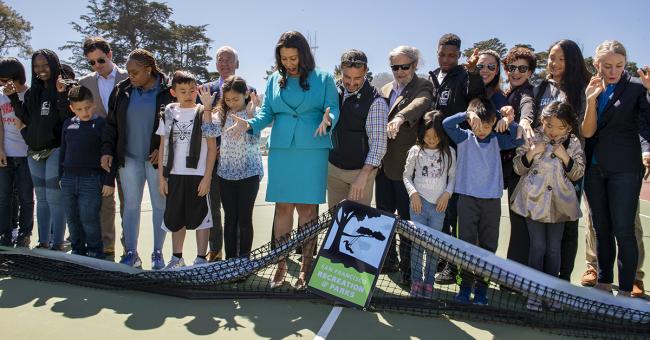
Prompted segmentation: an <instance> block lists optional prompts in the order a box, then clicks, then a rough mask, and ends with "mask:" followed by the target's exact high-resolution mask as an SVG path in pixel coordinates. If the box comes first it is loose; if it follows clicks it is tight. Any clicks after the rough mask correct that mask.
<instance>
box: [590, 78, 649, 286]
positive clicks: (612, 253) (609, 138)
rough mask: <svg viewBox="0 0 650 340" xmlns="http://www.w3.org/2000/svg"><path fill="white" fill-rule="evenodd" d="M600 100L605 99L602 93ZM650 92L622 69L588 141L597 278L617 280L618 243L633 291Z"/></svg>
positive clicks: (622, 276)
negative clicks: (614, 269) (593, 132)
mask: <svg viewBox="0 0 650 340" xmlns="http://www.w3.org/2000/svg"><path fill="white" fill-rule="evenodd" d="M599 99H601V98H599ZM648 114H650V95H649V94H648V91H647V89H646V88H645V87H644V86H643V85H642V84H641V81H640V80H639V79H638V78H632V77H630V76H629V75H628V74H627V73H623V75H622V77H621V80H620V81H619V82H618V84H616V87H615V88H614V93H613V94H612V96H611V97H610V99H609V100H608V102H607V104H606V106H605V108H604V110H603V111H602V112H601V113H600V114H599V116H600V119H598V122H597V129H596V133H595V134H594V135H593V136H592V137H591V138H587V140H586V150H585V154H586V156H587V172H586V174H585V196H586V198H587V201H588V203H589V207H590V208H591V214H592V220H593V225H594V230H595V232H596V239H597V242H596V249H597V254H598V267H599V268H598V270H599V273H598V282H601V283H612V281H613V267H614V262H615V261H616V245H618V252H619V255H618V258H619V260H620V263H621V264H620V265H619V289H620V290H624V291H628V292H629V291H631V290H632V283H633V281H634V278H635V275H636V268H637V262H638V256H639V252H638V248H637V243H636V236H635V234H634V220H635V217H636V214H637V205H638V201H639V194H640V191H641V181H642V176H643V165H642V163H641V143H640V142H639V135H641V137H642V138H643V139H645V140H648V137H649V134H648V131H647V124H641V126H642V129H640V128H639V125H640V118H642V121H644V122H645V121H647V119H648Z"/></svg>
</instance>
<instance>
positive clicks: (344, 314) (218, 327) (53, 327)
mask: <svg viewBox="0 0 650 340" xmlns="http://www.w3.org/2000/svg"><path fill="white" fill-rule="evenodd" d="M265 160H266V159H265ZM265 188H266V178H264V180H263V181H262V185H261V187H260V192H259V194H258V197H257V201H256V206H255V210H254V228H255V240H254V244H253V248H256V247H259V246H261V245H262V244H265V243H267V242H268V241H269V239H270V235H271V221H272V219H273V205H272V204H271V203H267V202H265V201H264V196H265ZM502 203H503V208H502V218H501V229H500V239H499V248H498V251H497V254H498V255H499V256H503V257H505V253H506V250H507V244H508V239H509V232H510V227H509V224H508V218H507V206H506V203H507V202H506V200H505V198H504V199H503V201H502ZM142 209H143V211H142V219H141V228H140V238H139V253H140V256H141V257H142V259H143V268H144V269H149V268H150V266H151V262H150V260H149V254H150V253H151V250H152V241H153V237H152V223H151V207H150V203H149V199H148V193H147V190H145V198H144V202H143V205H142ZM325 209H326V206H325V205H322V206H321V211H324V210H325ZM641 214H642V217H641V221H642V224H643V225H644V235H645V236H644V240H645V241H646V244H650V243H649V242H650V202H647V201H642V202H641ZM117 225H119V216H118V223H117ZM35 230H36V229H35ZM35 233H36V231H35ZM187 235H188V236H187V240H186V244H185V249H184V254H186V256H185V257H186V258H187V259H189V261H191V259H193V258H194V255H195V254H196V245H195V238H194V234H193V233H191V232H190V233H188V234H187ZM579 237H580V239H579V240H580V241H579V249H578V256H577V258H576V266H575V270H574V272H573V276H572V282H574V283H576V284H577V283H578V282H579V279H580V276H581V275H582V272H583V270H584V269H585V264H584V253H585V252H584V247H585V243H584V226H583V225H581V226H580V234H579ZM35 241H36V236H34V239H33V243H35ZM116 251H117V252H118V253H119V252H121V248H120V246H119V242H118V249H116ZM648 251H650V249H648ZM164 255H165V259H169V257H170V256H171V236H169V235H168V238H167V241H166V244H165V249H164ZM646 257H647V256H646ZM648 262H649V261H645V263H644V266H643V268H644V270H645V271H646V272H647V271H648V270H650V263H648ZM337 309H339V308H338V307H337V308H335V309H334V310H337ZM332 311H333V305H332V304H329V303H327V302H320V303H316V302H307V301H294V300H262V299H254V300H247V299H242V300H228V299H223V300H186V299H180V298H175V297H169V296H162V295H156V294H149V293H143V292H137V291H125V290H100V289H94V288H85V287H80V286H73V285H68V284H63V283H50V282H39V281H30V280H24V279H14V278H3V279H0V332H1V333H0V334H1V336H0V339H88V338H92V339H120V338H133V339H184V338H191V337H195V336H210V337H213V338H214V337H219V338H222V339H223V338H227V339H228V338H237V339H255V338H269V339H285V338H287V339H313V338H315V337H317V335H318V334H319V332H320V334H321V335H323V334H325V333H323V332H324V331H325V330H326V328H327V327H323V325H324V324H329V325H331V330H330V331H329V335H328V336H327V338H328V339H436V338H441V339H449V338H452V339H457V340H460V339H473V338H476V339H491V338H498V339H527V340H533V339H554V338H563V337H560V336H556V335H553V334H550V333H547V332H542V331H537V330H534V329H531V328H525V327H518V326H512V325H506V324H497V323H485V322H474V321H466V320H453V319H452V320H450V319H441V318H425V317H418V316H411V315H407V314H398V313H388V312H385V313H372V312H364V311H360V310H355V309H350V308H343V309H342V311H341V313H340V315H339V316H338V318H333V317H332V318H329V319H330V320H329V321H333V323H331V322H326V320H328V316H329V315H330V312H332ZM332 319H333V320H332Z"/></svg>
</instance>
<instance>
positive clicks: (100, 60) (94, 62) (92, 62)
mask: <svg viewBox="0 0 650 340" xmlns="http://www.w3.org/2000/svg"><path fill="white" fill-rule="evenodd" d="M96 63H100V64H105V63H106V59H104V58H99V59H97V61H94V60H88V64H90V66H95V64H96Z"/></svg>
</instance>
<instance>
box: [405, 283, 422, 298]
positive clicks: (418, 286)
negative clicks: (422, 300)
mask: <svg viewBox="0 0 650 340" xmlns="http://www.w3.org/2000/svg"><path fill="white" fill-rule="evenodd" d="M423 288H424V287H423V286H422V282H420V281H415V282H413V283H411V291H410V292H409V295H410V296H411V297H420V296H422V292H423Z"/></svg>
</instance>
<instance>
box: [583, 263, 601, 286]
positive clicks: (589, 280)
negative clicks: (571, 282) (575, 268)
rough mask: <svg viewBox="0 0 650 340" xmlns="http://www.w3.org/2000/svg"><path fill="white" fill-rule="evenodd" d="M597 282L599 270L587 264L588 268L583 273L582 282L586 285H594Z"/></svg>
mask: <svg viewBox="0 0 650 340" xmlns="http://www.w3.org/2000/svg"><path fill="white" fill-rule="evenodd" d="M596 283H598V272H597V271H596V268H594V267H592V266H589V265H587V270H585V272H584V273H583V274H582V280H580V284H582V285H583V286H585V287H593V286H595V285H596Z"/></svg>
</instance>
